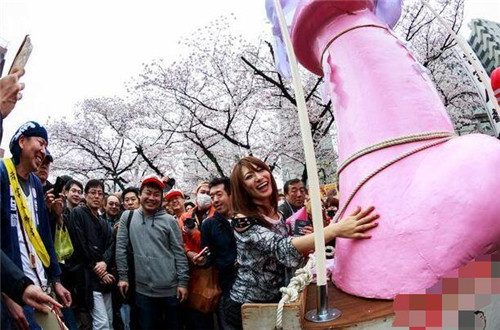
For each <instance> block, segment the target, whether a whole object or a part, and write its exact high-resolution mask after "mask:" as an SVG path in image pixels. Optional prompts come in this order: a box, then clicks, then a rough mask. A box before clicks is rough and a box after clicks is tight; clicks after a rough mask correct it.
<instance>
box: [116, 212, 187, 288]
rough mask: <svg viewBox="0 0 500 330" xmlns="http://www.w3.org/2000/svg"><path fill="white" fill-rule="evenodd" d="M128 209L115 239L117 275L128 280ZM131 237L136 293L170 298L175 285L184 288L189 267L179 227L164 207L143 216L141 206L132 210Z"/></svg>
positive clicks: (124, 213) (121, 220)
mask: <svg viewBox="0 0 500 330" xmlns="http://www.w3.org/2000/svg"><path fill="white" fill-rule="evenodd" d="M129 212H130V211H125V212H123V214H122V217H121V218H120V225H119V229H118V235H117V238H116V265H117V267H118V276H119V279H120V281H127V282H128V275H127V272H128V264H127V245H128V240H129V233H128V229H127V219H128V216H129ZM130 240H131V244H132V249H133V251H134V252H133V253H134V265H135V282H136V283H135V285H136V291H137V292H138V293H140V294H143V295H145V296H149V297H171V296H175V295H177V287H183V288H187V286H188V281H189V267H188V261H187V258H186V255H185V253H184V249H183V242H182V234H181V230H180V228H179V225H178V224H177V221H176V220H175V219H174V218H173V217H172V216H170V215H168V214H167V212H165V210H163V209H162V210H159V211H158V212H156V213H155V214H154V215H153V216H151V217H146V216H145V215H144V212H143V210H142V209H139V210H135V211H134V215H133V217H132V220H131V222H130Z"/></svg>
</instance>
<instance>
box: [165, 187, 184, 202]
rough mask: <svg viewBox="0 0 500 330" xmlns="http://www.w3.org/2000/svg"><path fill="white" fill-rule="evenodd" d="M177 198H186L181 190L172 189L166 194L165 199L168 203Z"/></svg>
mask: <svg viewBox="0 0 500 330" xmlns="http://www.w3.org/2000/svg"><path fill="white" fill-rule="evenodd" d="M175 196H181V197H182V198H185V197H184V194H183V193H182V191H180V190H179V189H172V190H170V191H169V192H167V193H166V194H165V199H166V200H167V201H168V200H169V199H170V198H173V197H175Z"/></svg>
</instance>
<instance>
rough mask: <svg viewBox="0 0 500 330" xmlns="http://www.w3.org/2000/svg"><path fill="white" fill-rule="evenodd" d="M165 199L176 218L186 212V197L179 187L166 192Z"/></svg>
mask: <svg viewBox="0 0 500 330" xmlns="http://www.w3.org/2000/svg"><path fill="white" fill-rule="evenodd" d="M165 200H166V201H167V205H168V207H169V208H170V209H171V210H172V212H173V213H174V216H175V218H176V219H179V218H180V217H181V216H182V215H183V214H184V213H185V212H186V208H185V207H184V201H185V197H184V194H183V193H182V191H180V190H178V189H172V190H170V191H169V192H167V193H166V194H165Z"/></svg>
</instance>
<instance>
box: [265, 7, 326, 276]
mask: <svg viewBox="0 0 500 330" xmlns="http://www.w3.org/2000/svg"><path fill="white" fill-rule="evenodd" d="M274 6H275V8H276V13H277V14H278V21H279V24H280V29H281V34H282V35H283V39H284V41H285V46H286V49H287V53H288V59H289V61H290V68H291V72H292V81H293V88H294V90H295V99H296V101H297V109H298V112H299V122H300V131H301V133H302V141H303V144H304V154H305V157H306V167H307V177H308V178H309V187H310V188H311V189H310V193H311V206H312V218H313V225H314V246H315V249H314V250H315V257H316V274H317V281H316V283H317V285H318V286H322V285H326V266H325V263H326V256H325V236H324V230H323V214H322V212H321V198H320V195H319V179H318V168H317V165H316V156H315V154H314V147H313V139H312V135H311V125H310V123H309V117H308V115H307V108H306V100H305V97H304V90H303V88H302V84H301V80H300V75H299V67H298V64H297V59H296V57H295V52H294V51H293V47H292V40H291V39H290V34H289V33H288V28H287V25H286V20H285V15H284V14H283V9H282V8H281V3H280V1H279V0H274Z"/></svg>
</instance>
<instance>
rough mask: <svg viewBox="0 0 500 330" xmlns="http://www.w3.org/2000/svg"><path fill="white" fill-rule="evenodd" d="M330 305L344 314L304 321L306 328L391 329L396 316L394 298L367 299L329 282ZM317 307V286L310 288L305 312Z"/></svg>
mask: <svg viewBox="0 0 500 330" xmlns="http://www.w3.org/2000/svg"><path fill="white" fill-rule="evenodd" d="M328 300H329V301H328V302H329V306H330V307H335V308H338V309H340V310H341V311H342V315H341V316H340V317H339V318H338V319H336V320H334V321H330V322H325V323H314V322H309V321H307V320H304V321H303V328H304V329H349V328H351V327H352V328H356V329H358V330H360V329H390V328H391V327H392V320H393V318H394V311H393V309H392V305H393V301H392V300H379V299H366V298H360V297H356V296H352V295H350V294H347V293H345V292H342V291H340V290H339V289H337V288H336V287H335V286H334V285H333V284H332V283H331V282H329V283H328ZM315 308H316V288H315V286H314V285H311V287H310V288H309V290H308V294H307V299H306V304H305V312H307V311H309V310H312V309H315Z"/></svg>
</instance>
